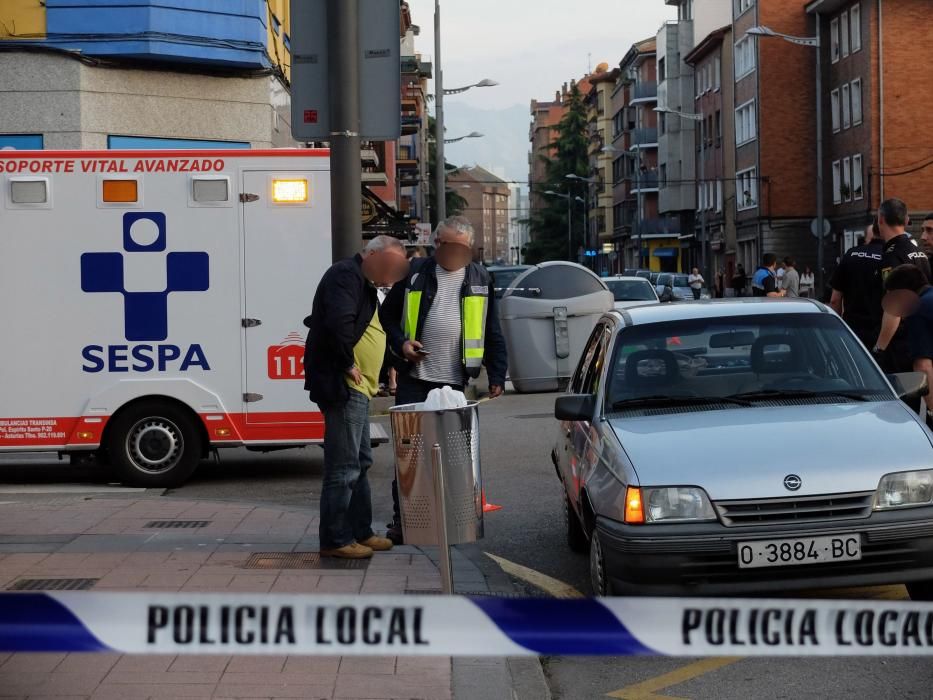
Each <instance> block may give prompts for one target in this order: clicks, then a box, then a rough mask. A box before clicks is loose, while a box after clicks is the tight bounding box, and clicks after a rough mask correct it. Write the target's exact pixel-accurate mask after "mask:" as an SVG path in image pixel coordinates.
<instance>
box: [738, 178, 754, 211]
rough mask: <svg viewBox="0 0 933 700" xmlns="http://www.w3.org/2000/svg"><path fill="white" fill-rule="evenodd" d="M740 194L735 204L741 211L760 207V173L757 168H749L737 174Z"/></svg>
mask: <svg viewBox="0 0 933 700" xmlns="http://www.w3.org/2000/svg"><path fill="white" fill-rule="evenodd" d="M735 179H736V185H738V192H737V194H736V198H735V202H736V208H737V209H738V210H739V211H744V210H745V209H754V208H755V207H757V206H758V173H757V170H756V169H755V168H749V169H748V170H743V171H742V172H739V173H736V174H735Z"/></svg>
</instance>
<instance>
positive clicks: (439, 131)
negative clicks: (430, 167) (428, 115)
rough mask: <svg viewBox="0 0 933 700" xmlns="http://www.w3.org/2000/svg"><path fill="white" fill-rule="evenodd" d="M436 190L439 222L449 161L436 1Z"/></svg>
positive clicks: (444, 204) (444, 205)
mask: <svg viewBox="0 0 933 700" xmlns="http://www.w3.org/2000/svg"><path fill="white" fill-rule="evenodd" d="M434 109H435V114H434V142H435V145H434V148H435V149H436V150H435V152H434V170H435V172H434V191H435V193H436V194H435V198H434V199H435V205H434V207H435V212H436V213H437V223H438V224H440V223H441V222H442V221H443V220H444V219H446V218H447V161H446V159H445V154H444V73H443V70H442V69H441V3H440V0H435V2H434Z"/></svg>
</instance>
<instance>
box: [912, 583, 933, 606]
mask: <svg viewBox="0 0 933 700" xmlns="http://www.w3.org/2000/svg"><path fill="white" fill-rule="evenodd" d="M907 595H909V596H910V599H911V600H919V601H922V600H926V601H931V600H933V581H915V582H913V583H908V584H907Z"/></svg>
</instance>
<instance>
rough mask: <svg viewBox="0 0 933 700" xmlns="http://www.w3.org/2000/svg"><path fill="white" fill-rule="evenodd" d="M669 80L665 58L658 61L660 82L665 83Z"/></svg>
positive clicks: (662, 57)
mask: <svg viewBox="0 0 933 700" xmlns="http://www.w3.org/2000/svg"><path fill="white" fill-rule="evenodd" d="M665 80H667V68H666V64H665V61H664V56H661V58H659V59H658V82H659V83H663V82H664V81H665Z"/></svg>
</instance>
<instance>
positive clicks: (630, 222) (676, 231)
mask: <svg viewBox="0 0 933 700" xmlns="http://www.w3.org/2000/svg"><path fill="white" fill-rule="evenodd" d="M635 223H636V222H635V211H634V210H632V209H625V210H624V211H623V213H622V221H621V222H616V229H615V232H616V234H617V235H618V233H620V230H621V229H625V230H627V231H629V232H631V233H632V234H633V235H634V233H635ZM639 223H640V233H641V235H642V236H658V235H669V236H670V237H671V238H673V237H675V236H679V235H680V219H678V218H677V217H676V216H657V217H652V218H650V219H643V220H642V221H641V222H639Z"/></svg>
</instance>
